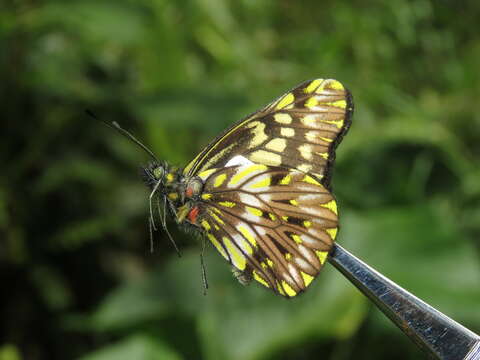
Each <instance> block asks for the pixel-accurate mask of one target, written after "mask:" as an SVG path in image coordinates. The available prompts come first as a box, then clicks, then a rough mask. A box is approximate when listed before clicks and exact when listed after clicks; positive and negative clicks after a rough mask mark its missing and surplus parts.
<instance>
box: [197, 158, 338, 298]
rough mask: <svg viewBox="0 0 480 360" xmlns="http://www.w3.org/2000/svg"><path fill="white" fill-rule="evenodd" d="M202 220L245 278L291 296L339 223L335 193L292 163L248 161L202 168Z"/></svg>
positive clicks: (314, 271)
mask: <svg viewBox="0 0 480 360" xmlns="http://www.w3.org/2000/svg"><path fill="white" fill-rule="evenodd" d="M199 176H200V177H201V178H202V180H204V182H205V185H204V190H203V194H202V199H203V201H202V204H201V205H200V207H201V212H200V213H201V216H200V219H199V225H200V226H202V227H203V229H204V230H205V232H206V234H207V237H208V238H209V239H210V241H211V242H212V243H213V245H214V246H215V247H216V248H217V249H218V251H219V252H220V253H221V254H222V256H223V257H224V258H225V259H226V260H227V261H229V262H230V263H231V264H232V265H233V266H234V267H235V268H236V269H238V270H239V271H240V272H242V274H244V275H245V276H244V277H245V278H247V279H248V278H253V279H255V280H257V281H258V282H259V283H261V284H262V285H264V286H266V287H267V288H270V289H272V290H273V291H275V292H276V293H279V294H281V295H283V296H286V297H293V296H296V295H297V294H299V293H300V292H302V291H304V290H305V289H306V288H307V287H308V286H309V285H310V283H311V282H312V280H313V279H314V278H315V277H316V276H317V275H318V273H319V271H320V269H321V268H322V266H323V264H324V263H325V261H326V258H327V255H328V253H329V251H330V250H331V248H332V245H333V242H334V240H335V236H336V233H337V228H338V221H337V207H336V202H335V199H334V198H333V196H332V195H331V194H330V192H329V191H328V190H326V189H325V187H324V186H323V185H322V184H320V183H319V182H318V181H317V180H316V179H314V178H313V177H312V176H310V175H308V174H305V173H302V172H300V171H298V170H294V169H284V168H279V167H272V166H266V165H263V164H246V165H240V166H229V167H225V168H222V169H210V170H207V171H204V172H201V173H200V174H199Z"/></svg>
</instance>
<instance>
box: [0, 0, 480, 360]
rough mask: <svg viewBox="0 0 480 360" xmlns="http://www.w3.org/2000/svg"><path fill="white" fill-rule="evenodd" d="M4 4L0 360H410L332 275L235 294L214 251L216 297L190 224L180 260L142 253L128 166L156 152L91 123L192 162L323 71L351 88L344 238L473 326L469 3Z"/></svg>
mask: <svg viewBox="0 0 480 360" xmlns="http://www.w3.org/2000/svg"><path fill="white" fill-rule="evenodd" d="M0 9H1V11H0V48H1V49H2V51H0V76H1V79H2V83H1V85H0V95H1V99H2V102H1V103H2V114H3V116H2V122H1V131H0V134H1V140H2V141H1V142H0V161H1V163H2V172H1V173H0V266H1V272H0V274H1V276H2V277H1V279H2V281H3V282H2V285H3V289H5V290H6V291H5V292H4V293H5V294H4V295H3V296H2V298H1V300H0V301H1V304H2V306H1V309H2V310H1V311H2V312H1V313H0V314H1V318H2V326H1V330H0V331H1V335H2V336H1V339H2V340H1V342H0V359H1V360H3V359H5V360H17V359H28V360H30V359H43V358H52V359H69V358H80V359H82V360H107V359H110V358H112V359H113V358H115V359H123V358H125V359H127V358H128V359H156V358H158V359H182V358H185V359H192V358H195V359H198V358H202V359H218V358H225V359H309V358H319V357H322V358H325V359H328V358H332V359H347V358H353V357H355V358H358V359H363V358H368V359H380V358H385V357H387V356H388V358H390V359H396V358H398V359H408V358H412V359H417V358H419V357H420V356H421V355H420V354H419V351H418V350H417V349H416V348H415V346H414V345H413V344H410V343H409V342H408V341H406V340H405V338H404V335H403V334H402V333H401V332H400V331H399V330H398V329H396V328H395V327H394V326H393V325H392V324H391V323H390V322H389V321H388V320H387V319H386V318H384V317H383V316H381V315H379V313H378V311H377V310H374V309H372V307H371V305H370V304H369V303H368V301H367V300H366V299H365V298H364V297H363V296H362V295H361V294H360V293H359V292H358V291H357V290H356V289H355V288H354V287H353V286H352V285H351V284H349V283H348V282H347V281H346V280H345V279H344V278H342V276H341V275H340V274H339V273H337V272H336V271H335V270H334V269H333V268H332V267H330V266H327V267H326V269H325V270H324V272H323V274H321V275H320V277H319V279H318V280H316V281H315V283H314V284H312V287H311V290H309V291H308V292H307V293H306V294H304V295H302V296H301V297H299V298H298V299H294V300H291V301H286V300H284V299H281V298H277V297H274V296H273V295H272V294H270V293H268V292H266V291H265V290H264V289H261V288H260V287H257V286H255V285H252V286H249V287H242V286H241V285H240V284H238V283H237V282H236V281H235V280H234V279H233V278H232V275H231V273H230V270H229V267H228V266H227V264H225V262H224V261H223V259H221V257H220V256H218V254H217V253H215V251H214V250H213V249H209V253H208V255H207V257H206V262H207V275H208V279H209V284H210V288H209V291H208V295H207V296H203V295H202V284H201V278H200V265H199V259H198V253H199V247H198V246H197V244H196V243H195V242H194V241H192V239H191V237H190V236H189V235H185V234H182V233H180V232H179V231H177V230H176V229H175V224H173V223H172V224H170V229H171V231H172V233H173V235H174V237H175V239H176V240H177V241H178V242H179V245H180V246H181V248H182V249H183V256H182V258H178V257H177V256H176V255H175V253H174V251H173V249H172V247H171V245H170V243H169V241H168V239H167V238H166V237H165V234H163V233H161V232H160V233H157V234H156V240H155V244H154V245H155V251H154V252H153V253H149V244H148V239H149V234H148V228H147V226H146V225H147V222H146V217H147V202H146V199H147V195H148V194H147V189H146V188H145V187H144V186H143V184H142V183H141V180H140V178H139V176H138V170H137V169H138V167H139V165H141V164H145V163H146V162H147V161H148V159H147V157H146V156H145V155H144V154H142V153H141V152H139V150H138V148H136V147H135V146H134V145H133V144H132V143H130V142H128V141H127V140H126V139H124V138H121V137H119V136H118V135H117V134H115V133H113V132H112V131H111V130H109V129H108V128H106V127H105V126H103V125H102V124H100V123H97V122H95V121H93V120H91V119H89V118H88V117H87V116H85V115H84V110H85V109H86V108H90V109H92V110H93V111H94V112H95V113H96V114H97V115H98V116H99V117H101V118H102V119H104V120H107V121H117V122H119V123H120V124H122V125H123V126H124V127H125V128H127V129H129V130H131V131H132V132H133V133H134V134H135V135H136V136H137V137H138V138H140V139H142V140H143V141H144V142H145V143H146V144H147V145H148V146H150V147H151V148H152V150H153V151H154V152H155V153H156V154H158V156H159V157H161V158H162V159H166V160H168V161H169V162H171V163H173V164H177V165H185V164H186V163H187V161H189V160H190V159H191V158H192V157H193V156H194V155H195V154H196V153H197V152H198V151H199V150H200V149H201V148H202V146H205V145H206V144H207V143H208V142H209V140H211V139H212V138H213V137H214V136H215V135H216V134H218V133H219V132H220V131H222V130H223V129H224V128H225V127H227V126H228V125H229V124H231V123H232V122H233V121H236V120H238V119H239V118H241V117H243V116H245V115H247V114H249V113H251V112H252V111H254V110H255V109H257V108H259V107H261V106H263V105H265V104H266V103H267V102H269V101H271V100H272V99H273V98H274V97H276V96H278V95H280V94H282V93H283V92H284V91H286V90H287V89H289V88H291V87H293V86H294V85H296V84H298V83H300V82H301V81H304V80H306V79H310V78H313V77H332V78H336V79H338V80H340V81H341V82H342V83H344V84H346V85H347V87H348V88H349V89H350V90H351V91H352V93H353V95H354V99H355V106H356V110H355V114H354V118H353V125H352V128H351V130H350V132H349V134H348V135H347V136H346V138H345V139H344V141H343V143H342V144H341V146H340V147H339V151H338V154H337V158H338V159H337V160H338V161H337V166H336V169H335V172H334V176H333V187H334V192H335V195H336V196H337V198H338V200H339V206H340V211H341V225H342V229H341V232H340V236H339V242H340V243H341V244H342V245H344V246H345V247H346V248H347V249H348V250H350V251H351V252H353V253H354V254H356V255H357V256H359V257H360V258H362V259H364V260H365V261H366V262H367V263H369V264H371V265H372V266H373V267H375V268H377V269H378V270H380V271H381V272H382V273H384V274H385V275H386V276H388V277H390V278H391V279H392V280H394V281H395V282H397V283H399V284H400V285H401V286H404V287H405V288H407V289H408V290H410V291H412V292H413V293H414V294H416V295H417V296H419V297H421V298H422V299H424V300H425V301H427V302H428V303H430V304H431V305H433V306H435V307H437V308H438V309H439V310H441V311H443V312H445V313H446V314H448V315H449V316H452V317H453V318H455V319H456V320H458V321H459V322H461V323H463V324H465V325H467V326H468V327H469V328H471V329H472V330H474V331H476V332H479V331H480V314H479V312H478V299H479V298H480V289H479V287H478V283H479V280H480V267H479V249H480V241H479V238H480V237H479V235H480V225H479V224H480V170H479V169H480V166H479V165H480V163H479V161H478V159H479V157H480V145H479V144H480V141H479V139H480V115H479V112H478V111H477V110H476V104H477V102H478V99H479V98H480V75H479V72H478V63H479V62H480V45H479V44H480V42H479V35H478V31H477V28H478V24H477V22H478V21H477V20H478V19H477V18H476V16H475V14H476V13H478V10H479V5H478V4H477V3H476V2H473V1H470V0H469V1H466V2H463V3H462V6H461V7H459V6H458V5H456V4H455V3H454V2H449V1H443V2H438V1H433V0H417V1H414V2H405V1H401V0H391V1H388V2H385V1H380V0H375V1H370V2H368V4H367V3H360V2H348V3H347V2H338V1H331V0H327V1H323V2H321V4H320V3H319V2H318V1H313V0H308V1H302V2H293V1H272V0H266V1H247V0H242V1H220V0H189V1H181V2H180V1H172V0H154V1H145V0H142V1H128V0H117V1H104V2H99V1H74V2H62V1H51V0H44V1H37V2H22V1H7V4H5V5H2V6H1V7H0ZM452 14H455V16H452ZM458 19H461V21H459V20H458ZM2 294H3V292H2ZM392 343H395V344H396V346H395V353H394V354H392V353H391V346H390V345H389V344H392Z"/></svg>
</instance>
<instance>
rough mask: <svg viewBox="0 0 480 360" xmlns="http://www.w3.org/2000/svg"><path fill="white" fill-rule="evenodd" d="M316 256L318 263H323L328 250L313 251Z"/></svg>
mask: <svg viewBox="0 0 480 360" xmlns="http://www.w3.org/2000/svg"><path fill="white" fill-rule="evenodd" d="M315 253H316V254H317V256H318V260H320V264H322V265H323V264H325V260H327V256H328V251H318V250H317V251H315Z"/></svg>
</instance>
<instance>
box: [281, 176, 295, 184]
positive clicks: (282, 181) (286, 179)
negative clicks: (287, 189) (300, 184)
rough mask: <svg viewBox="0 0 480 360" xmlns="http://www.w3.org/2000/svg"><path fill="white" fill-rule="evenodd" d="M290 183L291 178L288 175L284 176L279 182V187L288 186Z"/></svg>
mask: <svg viewBox="0 0 480 360" xmlns="http://www.w3.org/2000/svg"><path fill="white" fill-rule="evenodd" d="M290 181H292V177H291V176H290V175H286V176H285V177H284V178H283V179H282V180H280V185H288V184H290Z"/></svg>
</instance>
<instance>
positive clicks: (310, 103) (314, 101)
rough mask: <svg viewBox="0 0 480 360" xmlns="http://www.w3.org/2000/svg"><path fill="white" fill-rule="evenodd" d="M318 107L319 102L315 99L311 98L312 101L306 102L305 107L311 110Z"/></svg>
mask: <svg viewBox="0 0 480 360" xmlns="http://www.w3.org/2000/svg"><path fill="white" fill-rule="evenodd" d="M317 105H318V100H317V99H316V98H314V97H311V98H310V99H308V100H307V101H306V102H305V106H306V107H307V108H309V109H311V108H313V107H315V106H317Z"/></svg>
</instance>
